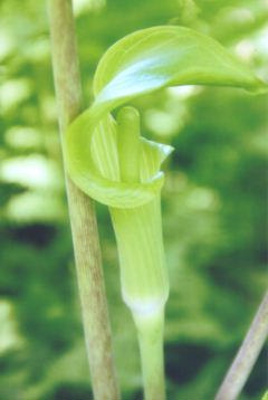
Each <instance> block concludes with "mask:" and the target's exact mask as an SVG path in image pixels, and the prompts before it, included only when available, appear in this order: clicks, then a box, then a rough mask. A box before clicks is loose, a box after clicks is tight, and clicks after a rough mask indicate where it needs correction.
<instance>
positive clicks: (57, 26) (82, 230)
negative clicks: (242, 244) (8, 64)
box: [48, 0, 120, 400]
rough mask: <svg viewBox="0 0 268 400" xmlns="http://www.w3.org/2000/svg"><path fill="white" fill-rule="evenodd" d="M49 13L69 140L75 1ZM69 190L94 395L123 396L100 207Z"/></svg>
mask: <svg viewBox="0 0 268 400" xmlns="http://www.w3.org/2000/svg"><path fill="white" fill-rule="evenodd" d="M48 11H49V17H50V30H51V46H52V61H53V72H54V80H55V86H56V94H57V102H58V108H59V123H60V131H61V138H63V134H64V132H65V131H66V128H67V126H68V124H69V123H70V122H71V121H72V120H73V119H74V118H75V117H76V116H77V115H78V114H79V112H80V111H81V87H80V78H79V69H78V61H77V53H76V46H75V29H74V20H73V13H72V4H71V0H48ZM64 167H65V162H64ZM64 169H65V168H64ZM66 188H67V195H68V205H69V214H70V220H71V228H72V236H73V243H74V252H75V260H76V272H77V279H78V286H79V295H80V299H81V305H82V315H83V325H84V330H85V338H86V345H87V351H88V359H89V365H90V372H91V380H92V387H93V393H94V399H95V400H119V399H120V395H119V391H118V386H117V382H116V377H115V368H114V364H113V360H112V346H111V334H110V325H109V318H108V310H107V303H106V297H105V288H104V281H103V273H102V268H101V256H100V248H99V240H98V232H97V225H96V219H95V212H94V206H93V203H92V201H91V200H90V199H89V197H87V196H86V195H85V194H84V193H82V192H81V191H80V190H79V189H78V188H77V187H76V186H75V185H74V184H73V183H72V181H71V180H70V179H69V178H68V177H67V175H66Z"/></svg>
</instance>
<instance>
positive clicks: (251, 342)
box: [215, 292, 268, 400]
mask: <svg viewBox="0 0 268 400" xmlns="http://www.w3.org/2000/svg"><path fill="white" fill-rule="evenodd" d="M267 335H268V292H267V293H266V294H265V296H264V299H263V301H262V303H261V305H260V307H259V309H258V311H257V314H256V316H255V318H254V319H253V321H252V324H251V326H250V328H249V330H248V333H247V335H246V337H245V339H244V341H243V343H242V345H241V347H240V349H239V351H238V353H237V355H236V357H235V359H234V361H233V363H232V365H231V367H230V369H229V371H228V372H227V374H226V377H225V378H224V380H223V383H222V385H221V387H220V389H219V391H218V393H217V395H216V397H215V400H235V399H237V398H238V396H239V394H240V392H241V390H242V389H243V387H244V385H245V383H246V381H247V378H248V376H249V374H250V372H251V370H252V368H253V366H254V364H255V362H256V360H257V358H258V355H259V353H260V351H261V349H262V347H263V345H264V343H265V340H266V338H267Z"/></svg>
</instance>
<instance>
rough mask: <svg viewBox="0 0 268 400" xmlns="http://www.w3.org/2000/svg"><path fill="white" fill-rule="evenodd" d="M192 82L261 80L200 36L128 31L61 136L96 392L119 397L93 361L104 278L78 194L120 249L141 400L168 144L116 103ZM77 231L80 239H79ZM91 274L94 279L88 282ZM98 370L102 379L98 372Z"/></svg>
mask: <svg viewBox="0 0 268 400" xmlns="http://www.w3.org/2000/svg"><path fill="white" fill-rule="evenodd" d="M67 3H68V4H69V5H70V2H67ZM67 3H66V2H65V1H63V0H57V1H54V2H53V1H51V2H50V9H51V16H52V17H51V21H52V23H51V26H52V41H53V42H54V69H55V81H56V87H58V96H59V100H60V101H59V103H60V106H61V107H60V109H61V114H60V122H61V127H62V131H65V130H66V127H67V125H69V123H70V122H71V120H72V119H73V118H74V117H75V116H76V115H77V114H79V109H80V100H79V97H80V95H79V91H80V89H79V78H77V65H76V54H75V51H73V48H74V47H73V36H74V30H73V27H72V29H69V28H70V25H69V24H68V23H67V25H66V29H65V31H63V30H62V27H63V26H64V24H65V22H66V21H65V19H66V20H67V22H68V21H69V22H70V21H71V14H70V7H69V5H68V7H67V13H64V12H62V11H64V10H66V9H65V7H64V5H66V4H67ZM71 25H72V24H71ZM53 29H55V31H54V34H53ZM64 34H66V37H68V38H69V40H70V43H71V47H69V46H68V45H67V46H66V47H63V48H64V49H65V52H62V50H61V39H62V37H65V35H64ZM68 34H69V36H68ZM53 38H54V39H53ZM66 43H68V41H67V40H66ZM70 49H71V50H72V51H70ZM69 51H70V52H69ZM70 60H71V61H73V62H74V65H75V67H74V70H75V71H76V72H75V74H74V77H73V76H72V79H71V77H70V75H69V73H68V71H69V70H70V66H69V64H68V61H70ZM62 77H63V78H64V79H62ZM196 84H202V85H222V86H234V87H242V88H244V89H247V90H249V91H252V92H256V93H261V92H262V91H263V90H265V85H264V83H263V82H262V81H261V80H259V79H258V78H256V77H255V76H254V75H253V74H252V73H251V71H250V70H249V69H247V68H246V67H244V66H243V65H242V64H241V63H240V62H238V61H237V60H235V59H234V58H233V57H232V56H230V55H229V54H228V52H227V51H225V50H224V49H223V48H222V47H221V46H220V45H219V44H218V43H217V42H215V41H214V40H212V39H210V38H208V37H206V36H204V35H202V34H200V33H197V32H195V31H192V30H190V29H187V28H181V27H174V26H163V27H156V28H151V29H146V30H142V31H138V32H135V33H133V34H131V35H129V36H127V37H126V38H124V39H122V40H120V41H119V42H118V43H116V44H115V45H114V46H112V47H111V48H110V49H109V50H108V52H107V53H106V54H105V55H104V57H103V58H102V60H101V61H100V63H99V66H98V69H97V72H96V75H95V78H94V94H95V100H94V103H93V104H92V106H91V107H90V108H89V109H87V110H86V111H85V112H83V113H82V114H80V115H79V116H78V117H77V118H76V119H75V120H74V122H72V123H71V124H70V125H69V127H68V129H67V131H66V134H64V135H63V136H62V139H63V150H64V158H65V162H66V165H67V169H68V172H69V175H70V177H71V179H72V180H73V182H74V183H75V184H76V185H77V187H78V188H79V189H80V190H81V191H78V190H77V189H76V187H75V186H73V184H72V182H69V183H68V187H69V198H70V200H69V202H70V219H71V222H72V226H73V237H74V243H75V251H76V258H77V274H78V281H79V288H80V294H81V302H82V305H83V315H84V323H85V332H86V337H87V339H88V341H89V344H90V346H89V347H90V348H91V349H92V348H96V352H95V353H93V362H92V354H90V360H91V361H90V362H91V364H92V367H91V369H92V377H93V378H92V381H93V387H94V386H95V390H94V393H95V397H96V399H97V398H99V399H102V400H105V399H118V398H119V394H118V392H117V389H116V384H115V378H114V376H113V372H111V371H113V366H112V365H111V363H109V362H108V363H107V362H106V363H105V362H104V363H102V364H101V363H100V360H102V361H105V360H104V359H106V361H107V358H108V359H109V352H110V351H111V350H110V345H109V346H108V347H109V350H108V352H107V346H105V343H107V340H108V342H109V327H108V322H107V317H106V314H107V312H106V311H105V306H104V307H103V304H104V303H105V301H104V300H102V301H101V302H99V303H96V302H95V300H96V298H98V295H100V293H101V298H102V299H104V298H105V296H104V291H103V289H101V290H100V292H99V291H98V289H99V288H102V285H103V283H102V277H101V272H99V271H100V269H99V265H98V266H96V263H94V261H93V262H92V258H94V257H89V258H91V260H90V262H89V263H87V261H86V252H85V248H87V247H89V249H88V250H91V251H92V248H94V249H96V248H97V247H98V246H97V245H96V243H95V242H94V239H96V237H97V233H96V230H94V232H93V234H92V235H91V237H93V243H91V239H90V236H88V229H87V228H88V227H87V226H85V224H90V225H92V226H95V222H94V214H92V211H90V217H89V218H87V219H86V220H84V219H83V218H84V217H85V216H88V213H87V210H88V207H91V206H90V205H89V204H87V199H86V197H85V196H84V195H83V193H86V194H87V195H88V196H90V197H92V198H94V199H95V200H97V201H100V202H102V203H104V204H106V205H108V206H109V208H110V212H111V216H112V221H113V225H114V230H115V234H116V238H117V244H118V250H119V259H120V268H121V283H122V294H123V298H124V301H125V302H126V304H127V305H128V307H129V308H130V310H131V312H132V314H133V318H134V321H135V324H136V327H137V331H138V337H139V343H140V350H141V360H142V369H143V377H144V388H145V399H146V400H150V399H151V400H152V399H154V400H157V399H158V400H163V399H164V398H165V387H164V370H163V325H164V307H165V302H166V300H167V297H168V279H167V272H166V268H165V261H164V250H163V242H162V226H161V210H160V208H161V206H160V192H161V187H162V185H163V180H164V175H163V173H162V172H161V171H160V166H161V164H162V162H163V161H164V160H165V158H166V157H167V155H168V154H169V153H170V152H171V150H172V149H171V147H170V146H166V145H163V144H158V143H154V142H151V141H148V140H146V139H144V138H141V137H140V127H139V113H138V112H137V110H135V109H134V108H132V107H123V105H124V104H125V103H129V102H131V101H132V100H133V99H134V98H136V97H137V96H141V95H143V94H147V93H151V92H154V91H156V90H159V89H162V88H165V87H167V86H174V85H196ZM74 88H75V90H74V92H72V91H73V89H74ZM77 93H78V95H77ZM72 95H75V96H78V100H77V101H76V102H75V104H76V105H75V110H73V109H72V103H71V104H70V103H69V99H70V98H71V97H72ZM114 113H115V114H116V118H115V116H114ZM79 199H80V200H79ZM92 221H93V222H92ZM83 237H85V238H87V239H86V240H81V238H83ZM96 251H97V252H98V250H96ZM91 254H92V253H91ZM95 254H96V253H95ZM97 259H99V256H98V255H97ZM85 265H86V267H85ZM96 271H97V272H96ZM96 273H97V276H98V277H99V279H98V280H97V281H96V280H94V279H93V278H94V276H96ZM94 287H95V289H96V288H97V292H94ZM94 296H95V297H94ZM99 315H104V317H103V318H100V317H99ZM93 318H95V319H93ZM95 322H96V324H95ZM98 322H100V323H98ZM107 332H108V333H107ZM99 334H100V337H104V340H103V341H98V344H97V345H96V343H94V340H95V339H96V338H97V337H98V335H99ZM107 338H108V339H107ZM104 348H106V352H103V350H104ZM103 354H104V355H105V357H103ZM94 359H95V361H94ZM95 367H96V369H95ZM104 372H105V373H106V375H105V377H103V376H102V373H104ZM101 376H102V377H101ZM104 388H105V389H104ZM229 400H230V399H229Z"/></svg>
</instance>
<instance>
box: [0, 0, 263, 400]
mask: <svg viewBox="0 0 268 400" xmlns="http://www.w3.org/2000/svg"><path fill="white" fill-rule="evenodd" d="M74 6H75V12H76V21H77V36H78V44H79V57H80V61H81V72H82V79H83V90H84V96H85V104H88V103H89V102H90V101H91V100H92V88H91V82H92V76H93V73H94V70H95V68H96V65H97V62H98V60H99V59H100V57H101V55H102V54H103V52H104V51H105V50H106V49H107V48H108V47H109V46H110V45H111V44H112V43H113V42H114V41H116V40H118V39H119V38H121V37H122V36H124V35H126V34H127V33H130V32H132V31H134V30H137V29H141V28H145V27H149V26H152V25H157V24H169V23H171V24H182V25H187V26H190V27H192V28H194V29H197V30H200V31H202V32H205V33H208V34H210V35H212V36H213V37H215V38H217V39H219V40H220V41H221V42H222V43H223V44H224V45H225V46H227V47H228V48H230V51H232V52H235V53H236V54H237V56H238V57H240V58H241V59H243V61H244V62H245V63H247V64H248V65H250V66H251V67H252V68H253V69H254V70H256V71H258V73H259V74H260V75H261V76H262V77H263V78H266V79H267V76H265V74H267V71H265V69H264V65H265V62H267V56H268V48H267V37H268V30H267V26H265V21H267V14H268V9H267V2H266V1H265V0H258V1H256V0H243V1H242V0H224V1H223V0H215V1H211V0H196V1H193V0H166V1H165V2H162V1H159V0H158V1H155V0H135V1H130V0H129V1H126V0H113V1H110V0H107V2H106V3H105V1H104V0H102V1H100V0H83V1H82V0H79V1H78V0H74ZM0 15H1V25H0V58H1V64H0V82H1V86H0V126H1V135H0V145H1V147H0V158H1V165H0V180H1V186H0V207H1V208H0V215H1V220H0V237H1V242H0V266H1V275H0V290H1V297H0V353H1V361H0V370H1V374H0V388H1V389H0V399H1V400H2V399H3V400H81V399H83V400H88V399H90V398H91V388H90V384H89V379H88V367H87V363H86V357H85V349H84V343H83V333H82V327H81V322H80V311H79V302H78V295H77V288H76V281H75V273H74V266H73V254H72V246H71V238H70V232H69V224H68V215H67V207H66V200H65V195H64V183H63V174H62V166H61V154H60V148H59V142H58V136H57V125H56V119H57V115H56V114H57V110H56V103H55V96H54V90H53V82H52V72H51V61H50V44H49V34H48V22H47V15H46V9H45V2H38V1H35V0H24V1H23V2H21V1H19V0H1V2H0ZM197 62H198V60H197ZM265 101H266V103H265ZM265 104H267V98H266V99H265V96H259V97H252V96H250V95H248V94H246V93H244V92H242V91H240V90H232V89H217V88H213V89H212V88H211V89H204V88H199V87H198V88H189V87H185V88H181V89H169V90H167V91H165V92H159V93H157V94H156V95H155V94H154V95H153V96H145V97H143V98H141V99H137V100H136V102H135V106H136V107H138V108H139V109H140V110H141V111H142V115H143V120H142V123H143V132H144V136H146V137H149V138H150V137H152V138H154V139H156V140H159V141H163V142H167V143H171V144H172V145H174V146H175V147H176V152H175V153H174V154H173V156H172V157H171V159H170V160H169V162H168V163H167V165H166V185H165V188H164V191H163V224H164V234H165V246H166V252H167V261H168V268H169V274H170V281H171V294H170V300H169V302H168V306H167V318H166V320H167V321H166V342H165V351H166V372H167V387H168V398H169V399H172V400H176V399H183V400H184V399H185V400H186V399H190V398H193V399H200V400H205V399H206V400H207V399H211V398H213V394H214V393H215V391H216V389H217V387H218V385H219V383H220V381H221V379H222V377H223V375H224V373H225V370H226V368H227V367H228V365H229V364H230V362H231V359H232V357H233V356H234V354H235V352H236V350H237V348H238V346H239V344H240V342H241V340H242V338H243V335H244V334H245V332H246V329H247V327H248V325H249V323H250V321H251V319H252V317H253V314H254V312H255V310H256V307H257V305H258V303H259V302H260V300H261V297H262V293H263V292H264V288H265V286H266V284H267V277H266V269H265V263H266V241H265V239H266V238H265V236H266V232H265V218H266V215H265V212H266V209H265V201H266V196H265V188H266V185H267V176H266V172H265V170H266V157H267V141H265V134H266V130H267V125H268V121H267V108H266V109H265ZM97 211H98V219H99V229H100V235H101V243H102V252H103V263H104V269H105V279H106V286H107V292H108V298H109V307H110V311H111V319H112V327H113V335H114V344H115V353H116V355H115V357H116V364H117V366H118V370H119V376H120V383H121V387H122V390H123V398H124V400H137V399H138V398H140V397H141V376H140V370H139V359H138V347H137V343H136V339H135V333H134V328H133V325H132V321H131V318H130V315H129V313H128V311H127V310H126V308H125V306H124V305H123V303H122V301H121V295H120V288H119V271H118V262H117V254H116V247H115V241H114V237H113V232H112V228H111V224H110V220H109V216H108V212H107V210H106V209H105V208H104V207H102V206H100V205H97ZM264 389H265V354H264V351H263V352H262V354H261V356H260V358H259V360H258V362H257V364H256V366H255V368H254V370H253V373H252V375H251V377H250V379H249V381H248V383H247V385H246V387H245V389H244V391H243V394H242V395H241V400H258V399H260V398H261V395H262V394H263V392H264Z"/></svg>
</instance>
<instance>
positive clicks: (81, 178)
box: [65, 26, 267, 208]
mask: <svg viewBox="0 0 268 400" xmlns="http://www.w3.org/2000/svg"><path fill="white" fill-rule="evenodd" d="M200 84H202V85H203V84H204V85H221V86H234V87H241V88H244V89H246V90H249V91H251V92H255V93H260V92H262V91H267V85H265V83H264V82H262V81H261V80H260V79H258V78H257V77H256V76H255V75H254V74H253V73H252V72H251V71H250V70H249V69H248V68H247V67H246V66H244V65H243V64H242V63H241V62H239V61H238V60H236V59H235V58H234V57H233V56H232V55H230V54H229V53H228V51H227V50H225V49H224V48H223V47H222V46H221V45H220V44H219V43H217V42H216V41H215V40H213V39H211V38H209V37H207V36H205V35H203V34H201V33H198V32H195V31H193V30H191V29H188V28H184V27H176V26H160V27H154V28H149V29H144V30H141V31H137V32H134V33H133V34H131V35H128V36H127V37H125V38H123V39H122V40H120V41H118V42H117V43H116V44H114V45H113V46H112V47H111V48H110V49H109V50H108V51H107V52H106V53H105V54H104V56H103V58H102V59H101V61H100V63H99V66H98V68H97V71H96V74H95V77H94V94H95V101H94V103H93V104H92V106H91V107H90V108H89V109H87V110H86V111H85V112H84V113H82V114H81V115H80V116H79V117H78V118H77V119H76V120H75V121H74V122H73V123H72V124H71V125H70V127H69V128H68V131H67V135H66V142H65V155H66V159H67V164H68V170H69V174H70V176H71V178H72V179H73V180H74V182H75V183H76V184H77V186H78V187H79V188H80V189H81V190H82V191H84V192H85V193H87V194H88V195H89V196H91V197H93V198H94V199H96V200H98V201H100V202H102V203H104V204H107V205H109V206H112V207H120V208H124V207H126V208H129V207H130V208H131V207H136V206H139V205H142V204H145V203H146V202H149V201H151V200H152V199H153V197H154V196H155V195H156V193H158V192H159V190H160V189H161V186H162V185H163V174H162V173H159V172H158V173H157V172H155V173H154V174H153V175H151V176H150V177H149V178H148V179H144V180H142V181H141V182H140V184H137V183H136V182H134V183H130V182H128V183H125V182H122V181H120V177H119V166H118V155H117V147H116V135H117V125H116V122H115V120H114V118H113V117H112V115H111V111H112V110H113V109H115V108H117V107H119V106H121V105H123V104H124V103H126V102H129V101H130V100H132V99H134V98H135V97H137V96H141V95H143V94H146V93H150V92H153V91H155V90H158V89H161V88H164V87H167V86H175V85H200ZM144 143H145V142H144ZM142 147H143V149H142V151H143V152H144V153H146V152H148V153H150V154H149V155H148V157H151V156H152V157H153V158H154V157H155V158H156V159H157V158H159V157H161V156H159V153H162V154H163V153H165V149H164V148H163V149H161V145H159V144H152V143H151V146H149V145H148V143H147V145H146V144H144V146H142ZM152 153H154V154H153V155H152ZM96 159H97V161H96ZM98 160H101V162H98ZM156 162H157V160H156ZM100 164H101V165H100ZM158 164H159V163H158Z"/></svg>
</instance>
